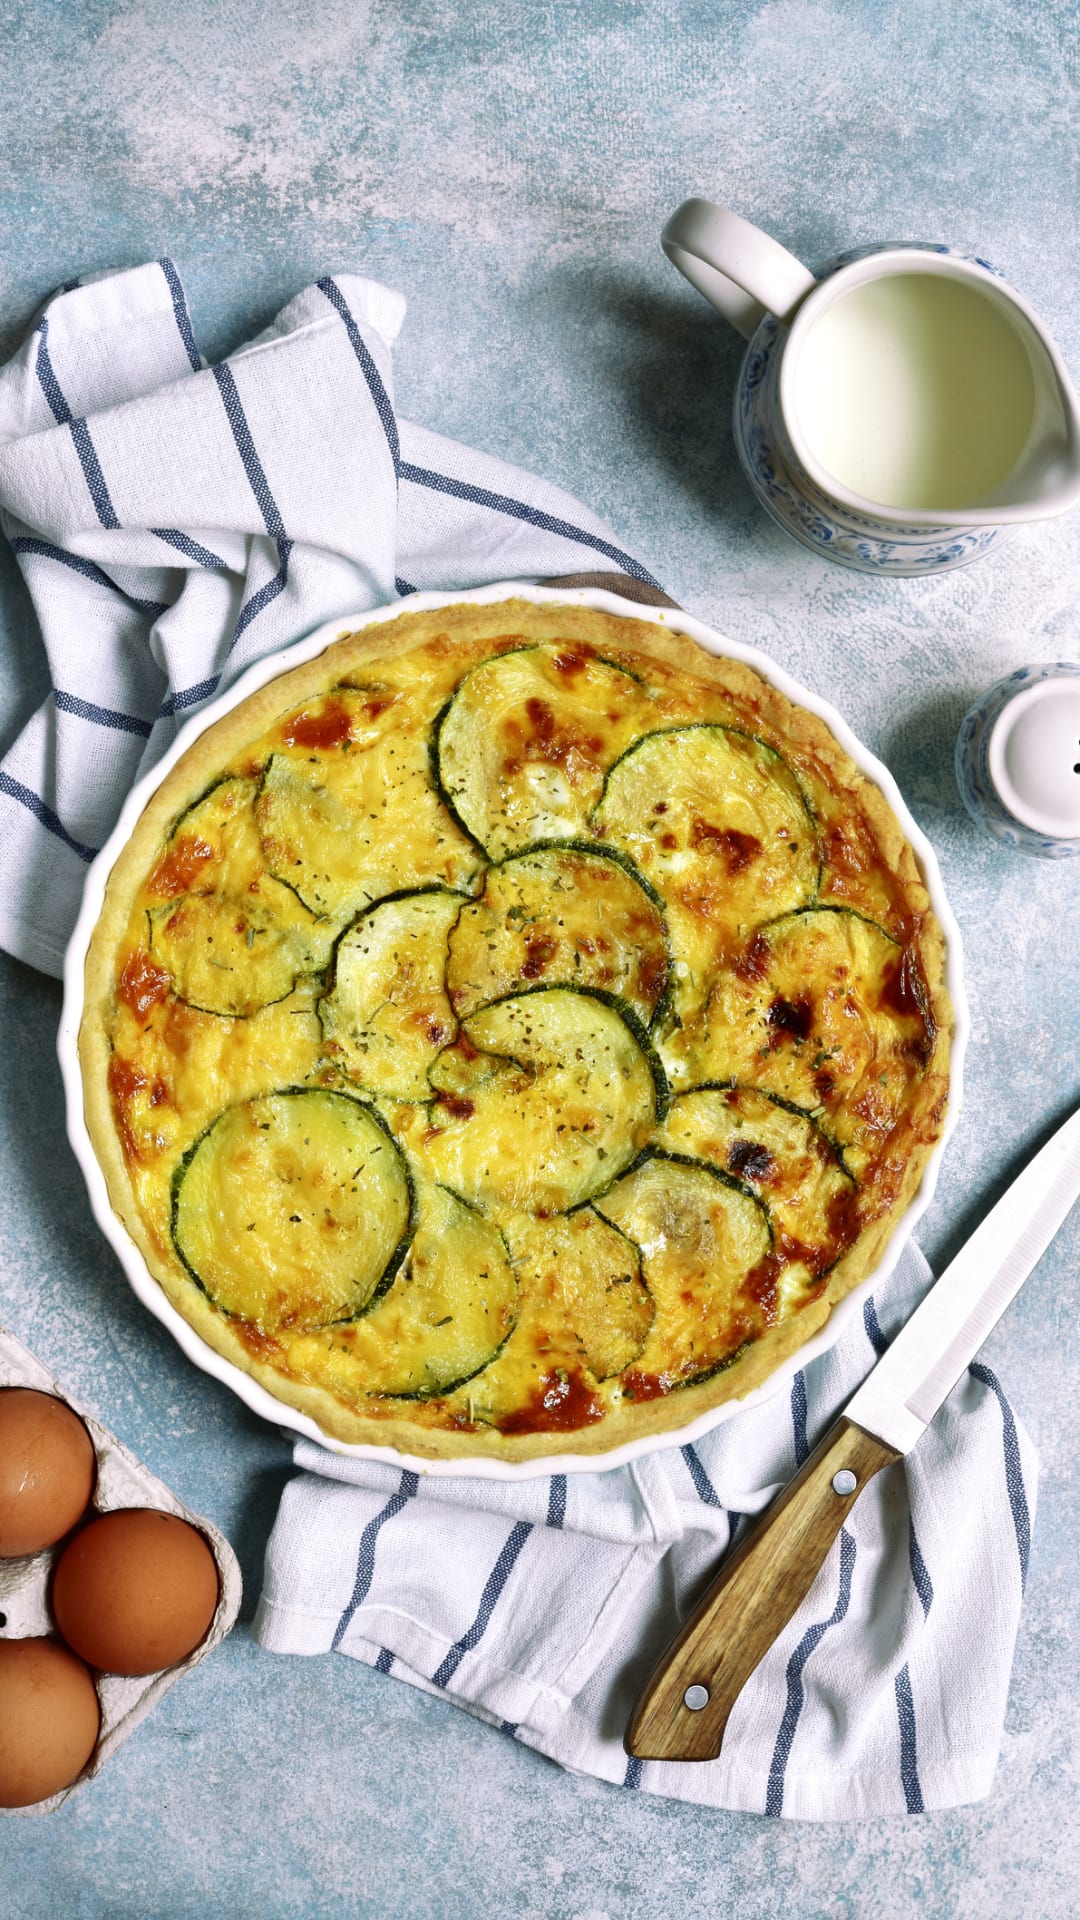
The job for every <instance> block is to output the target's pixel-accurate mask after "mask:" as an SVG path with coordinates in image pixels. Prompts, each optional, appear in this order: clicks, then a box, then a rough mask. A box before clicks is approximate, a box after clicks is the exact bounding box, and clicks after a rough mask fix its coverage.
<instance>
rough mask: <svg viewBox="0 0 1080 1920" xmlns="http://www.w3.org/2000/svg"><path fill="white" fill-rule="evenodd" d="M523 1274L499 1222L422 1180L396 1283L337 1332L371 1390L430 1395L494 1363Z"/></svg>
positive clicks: (514, 1310)
mask: <svg viewBox="0 0 1080 1920" xmlns="http://www.w3.org/2000/svg"><path fill="white" fill-rule="evenodd" d="M517 1312H518V1283H517V1279H516V1276H515V1274H514V1269H513V1267H512V1266H511V1264H510V1261H509V1258H508V1256H507V1251H506V1245H505V1242H504V1240H503V1237H502V1234H501V1233H500V1232H499V1230H498V1228H497V1227H495V1226H493V1225H492V1223H491V1221H490V1220H486V1219H485V1218H484V1216H483V1215H482V1214H479V1213H477V1212H476V1211H475V1210H474V1209H473V1208H472V1207H467V1206H465V1204H464V1203H463V1202H462V1201H461V1200H459V1199H457V1198H456V1196H455V1195H454V1194H452V1193H448V1192H447V1191H446V1189H445V1187H437V1186H428V1185H426V1184H425V1185H424V1186H423V1187H422V1189H421V1192H420V1195H419V1201H418V1209H417V1223H416V1231H415V1233H414V1235H413V1239H412V1244H411V1246H410V1248H409V1252H408V1256H407V1258H406V1260H405V1262H404V1264H403V1265H402V1267H401V1268H400V1270H399V1271H398V1273H397V1274H396V1275H395V1278H394V1281H393V1285H392V1286H391V1287H390V1288H389V1290H388V1291H387V1292H386V1293H384V1294H383V1295H382V1297H381V1298H380V1299H379V1300H378V1301H377V1302H376V1303H375V1305H374V1306H373V1307H372V1308H371V1310H370V1312H369V1313H367V1314H365V1315H364V1317H363V1319H362V1320H358V1321H357V1322H356V1323H355V1325H354V1326H350V1327H346V1328H343V1329H341V1332H340V1334H338V1335H337V1336H336V1337H337V1338H339V1339H340V1340H341V1341H342V1342H343V1344H344V1346H345V1349H346V1351H347V1352H348V1353H349V1354H350V1355H352V1357H353V1358H354V1360H355V1361H356V1363H357V1365H358V1367H359V1369H360V1373H361V1377H362V1379H363V1383H364V1387H365V1390H366V1391H367V1392H368V1393H374V1394H386V1395H392V1396H393V1397H394V1398H397V1399H409V1400H430V1399H433V1398H435V1397H436V1396H438V1395H442V1394H446V1393H452V1392H453V1391H454V1389H455V1387H461V1386H464V1384H465V1382H466V1381H467V1380H471V1379H473V1378H474V1376H475V1375H476V1374H478V1373H480V1372H482V1371H483V1369H484V1368H485V1367H486V1366H489V1365H490V1363H491V1362H492V1360H494V1359H495V1356H496V1355H497V1354H498V1353H499V1352H500V1351H501V1349H502V1348H503V1347H504V1346H505V1344H506V1342H507V1340H508V1338H509V1336H510V1334H511V1333H512V1332H513V1329H514V1324H515V1322H516V1320H517Z"/></svg>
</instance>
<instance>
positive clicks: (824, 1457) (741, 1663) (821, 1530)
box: [625, 1419, 900, 1760]
mask: <svg viewBox="0 0 1080 1920" xmlns="http://www.w3.org/2000/svg"><path fill="white" fill-rule="evenodd" d="M899 1458H900V1455H899V1454H898V1453H896V1452H894V1450H893V1449H892V1447H887V1446H886V1445H885V1442H884V1441H883V1440H878V1439H876V1438H875V1436H874V1435H873V1434H870V1433H866V1432H864V1430H863V1429H862V1427H857V1426H855V1425H854V1423H853V1422H852V1421H850V1420H845V1419H840V1420H838V1421H837V1422H836V1425H835V1426H833V1427H831V1428H830V1429H829V1431H828V1433H827V1434H826V1435H825V1438H824V1440H822V1441H821V1443H820V1445H819V1446H817V1447H816V1448H815V1449H814V1452H813V1453H812V1454H811V1455H810V1458H809V1459H808V1460H807V1461H806V1462H805V1464H804V1465H803V1466H802V1467H800V1469H799V1471H798V1473H797V1474H796V1475H795V1478H794V1480H792V1481H791V1482H790V1483H789V1484H788V1485H787V1486H786V1487H785V1488H784V1490H783V1492H782V1493H780V1494H778V1495H777V1497H776V1499H775V1500H774V1501H773V1503H772V1506H771V1507H769V1508H768V1509H767V1511H766V1512H765V1514H764V1515H763V1516H762V1518H761V1519H760V1520H759V1521H758V1523H757V1525H756V1527H755V1528H754V1529H753V1532H752V1533H750V1534H748V1535H747V1537H746V1539H745V1540H744V1541H743V1542H742V1544H741V1545H740V1546H739V1547H738V1548H737V1549H736V1551H735V1552H734V1553H733V1554H732V1555H731V1557H730V1559H728V1560H725V1562H724V1565H723V1566H722V1567H721V1569H720V1572H719V1573H718V1574H717V1576H716V1579H715V1580H714V1581H713V1582H712V1584H711V1585H710V1586H709V1587H708V1588H707V1589H706V1591H705V1593H704V1594H703V1595H702V1598H701V1599H700V1600H699V1601H698V1604H697V1606H696V1607H695V1608H694V1611H693V1613H692V1614H691V1615H690V1617H689V1619H688V1620H687V1621H686V1622H685V1624H684V1626H683V1627H682V1628H681V1630H680V1632H679V1633H678V1634H677V1635H676V1637H675V1639H674V1640H673V1641H672V1643H671V1645H670V1647H669V1648H668V1650H667V1652H666V1653H665V1654H664V1657H663V1659H662V1660H661V1661H660V1662H659V1663H658V1665H657V1666H656V1667H655V1668H654V1670H653V1672H652V1673H651V1675H650V1676H649V1679H648V1681H647V1682H646V1685H645V1686H644V1688H643V1689H642V1692H641V1694H640V1696H639V1698H638V1701H637V1704H636V1706H635V1708H634V1711H633V1713H632V1714H631V1716H630V1724H629V1726H628V1727H627V1729H626V1740H625V1745H626V1751H627V1753H629V1754H633V1755H635V1756H636V1757H637V1758H638V1759H640V1760H715V1759H716V1756H717V1754H718V1753H719V1752H720V1745H721V1742H722V1740H723V1738H724V1730H725V1728H726V1727H727V1723H728V1716H729V1714H730V1713H731V1709H732V1707H733V1706H734V1705H735V1701H736V1699H737V1698H738V1696H739V1694H740V1693H741V1691H742V1689H743V1687H744V1686H745V1685H746V1682H747V1680H748V1679H749V1678H750V1675H751V1674H752V1673H753V1671H754V1668H755V1667H756V1666H757V1665H758V1664H759V1662H760V1661H761V1660H762V1659H763V1658H764V1656H765V1654H766V1653H767V1652H768V1650H769V1648H770V1647H771V1646H772V1643H773V1641H774V1640H775V1639H776V1637H777V1635H778V1634H780V1633H781V1632H782V1631H783V1629H784V1628H785V1627H786V1626H787V1623H788V1621H789V1620H790V1619H791V1616H792V1614H793V1613H794V1612H795V1609H796V1607H797V1606H798V1605H799V1603H800V1601H802V1600H805V1598H806V1595H807V1594H808V1593H809V1591H810V1588H811V1586H812V1585H813V1583H814V1580H815V1577H816V1576H817V1573H818V1571H819V1569H820V1567H821V1565H822V1562H823V1561H824V1559H825V1556H826V1554H827V1553H828V1551H829V1548H830V1547H831V1546H832V1543H833V1541H834V1540H835V1539H836V1536H837V1534H838V1533H839V1531H840V1528H841V1527H842V1526H843V1523H844V1521H845V1519H846V1518H847V1515H848V1513H849V1511H850V1509H851V1506H852V1504H853V1502H854V1501H856V1500H857V1499H858V1497H859V1495H860V1493H861V1492H862V1490H863V1487H864V1486H865V1485H866V1483H867V1481H868V1480H871V1479H872V1478H873V1476H874V1474H875V1473H878V1472H880V1470H881V1468H882V1467H886V1466H889V1465H890V1464H891V1462H892V1461H894V1460H898V1459H899ZM837 1474H845V1475H848V1476H850V1475H852V1474H853V1475H854V1482H853V1483H852V1482H850V1480H849V1479H845V1480H841V1483H840V1486H841V1489H843V1488H845V1487H847V1486H849V1485H850V1491H849V1492H845V1491H837V1490H836V1488H835V1486H834V1480H835V1478H836V1475H837ZM691 1687H693V1688H697V1689H698V1690H699V1691H698V1693H697V1694H696V1695H693V1694H692V1695H691V1699H692V1700H694V1699H697V1700H699V1701H700V1699H701V1692H700V1690H701V1689H702V1688H703V1689H704V1690H705V1694H706V1696H707V1697H706V1700H705V1702H704V1703H703V1704H701V1705H700V1706H698V1707H697V1709H696V1710H695V1709H694V1708H693V1707H691V1706H687V1704H686V1693H687V1689H688V1688H691Z"/></svg>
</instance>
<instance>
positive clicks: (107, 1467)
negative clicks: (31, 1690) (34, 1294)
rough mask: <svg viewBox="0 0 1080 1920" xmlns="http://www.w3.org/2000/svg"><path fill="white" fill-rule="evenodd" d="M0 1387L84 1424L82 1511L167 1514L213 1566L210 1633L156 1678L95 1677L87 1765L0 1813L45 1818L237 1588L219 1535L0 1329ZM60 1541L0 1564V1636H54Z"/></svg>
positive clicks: (174, 1672) (113, 1745) (98, 1762)
mask: <svg viewBox="0 0 1080 1920" xmlns="http://www.w3.org/2000/svg"><path fill="white" fill-rule="evenodd" d="M0 1387H35V1388H37V1389H38V1391H39V1392H41V1393H52V1394H55V1395H56V1397H57V1399H59V1400H63V1401H64V1402H65V1403H66V1405H68V1406H69V1407H71V1409H72V1411H73V1412H75V1413H77V1414H78V1416H79V1418H80V1420H82V1421H83V1422H84V1423H85V1425H86V1427H87V1430H88V1432H89V1434H90V1438H91V1440H92V1441H93V1443H94V1452H95V1454H96V1456H97V1484H96V1486H95V1488H94V1494H93V1499H92V1502H91V1507H90V1511H91V1512H92V1513H95V1514H97V1513H109V1512H110V1511H112V1509H113V1508H116V1507H153V1508H155V1509H156V1510H157V1511H158V1512H161V1513H175V1514H177V1515H178V1516H179V1518H180V1519H181V1520H187V1521H190V1523H191V1525H192V1526H194V1527H197V1528H198V1530H199V1532H200V1533H201V1534H202V1535H203V1536H204V1538H205V1539H206V1541H207V1543H208V1544H209V1546H210V1548H211V1550H212V1552H213V1555H214V1559H215V1561H216V1562H217V1570H218V1577H219V1580H220V1583H221V1591H220V1595H219V1597H218V1604H217V1611H216V1612H215V1614H214V1619H213V1623H212V1625H211V1628H210V1631H209V1633H208V1634H207V1636H206V1638H205V1640H204V1641H203V1642H202V1643H201V1645H200V1646H198V1647H197V1648H196V1650H195V1652H194V1653H192V1654H189V1655H188V1657H187V1659H186V1660H181V1661H179V1662H178V1664H177V1665H176V1666H174V1667H167V1668H166V1669H165V1670H164V1672H162V1673H149V1674H142V1675H139V1676H138V1677H134V1678H127V1677H124V1676H122V1675H120V1674H112V1673H105V1674H98V1675H96V1676H95V1678H96V1684H97V1691H98V1698H99V1700H100V1702H101V1733H100V1735H99V1737H98V1744H97V1746H96V1747H95V1749H94V1755H93V1758H92V1760H91V1762H90V1764H89V1766H88V1767H87V1768H86V1770H85V1772H83V1773H81V1774H80V1775H79V1777H78V1779H77V1780H75V1781H73V1782H72V1784H71V1786H70V1787H65V1788H64V1789H63V1791H62V1792H60V1793H54V1794H53V1795H52V1797H51V1798H50V1799H48V1800H39V1801H37V1802H36V1803H35V1804H34V1805H33V1806H30V1807H0V1819H2V1818H3V1817H4V1815H5V1814H9V1813H11V1814H34V1813H51V1812H52V1810H53V1808H54V1807H59V1806H62V1805H63V1802H64V1801H65V1800H67V1799H69V1798H70V1796H71V1795H72V1794H73V1793H78V1792H79V1791H80V1790H81V1789H82V1788H83V1787H85V1786H86V1785H87V1784H88V1783H89V1781H91V1780H93V1779H94V1777H95V1775H96V1774H98V1773H100V1771H101V1769H102V1767H103V1766H105V1764H106V1762H107V1761H108V1760H109V1758H110V1757H111V1755H112V1754H113V1753H115V1751H116V1749H117V1747H118V1746H120V1744H121V1742H122V1741H124V1740H126V1739H127V1738H128V1735H129V1734H132V1733H134V1731H135V1728H136V1727H137V1726H138V1724H139V1722H140V1720H142V1719H144V1718H145V1716H146V1715H147V1714H148V1713H149V1712H150V1710H151V1708H152V1707H155V1706H156V1705H157V1703H158V1701H159V1700H160V1699H161V1696H162V1694H163V1693H167V1692H168V1690H169V1688H170V1687H173V1686H175V1685H176V1682H177V1681H178V1680H182V1679H183V1677H184V1675H185V1673H188V1672H190V1670H191V1668H192V1667H194V1666H197V1665H198V1663H199V1661H200V1660H204V1659H205V1658H206V1655H207V1654H208V1653H211V1652H212V1651H213V1649H214V1648H215V1647H216V1646H217V1645H218V1642H219V1641H221V1640H223V1639H224V1638H225V1635H226V1634H227V1633H228V1631H229V1629H230V1627H231V1626H232V1624H233V1622H234V1620H235V1619H236V1616H237V1613H238V1612H239V1609H240V1592H241V1583H240V1568H239V1565H238V1564H237V1559H236V1555H235V1553H234V1552H233V1550H232V1548H231V1547H230V1545H229V1543H228V1541H227V1540H226V1538H225V1536H224V1534H221V1533H219V1532H218V1530H217V1528H216V1527H213V1526H211V1524H210V1522H209V1521H208V1520H204V1519H203V1518H202V1516H201V1515H200V1514H196V1513H192V1512H191V1511H190V1509H189V1508H187V1507H185V1506H183V1505H182V1504H181V1502H180V1501H179V1500H178V1499H177V1498H176V1495H175V1494H174V1493H171V1492H170V1491H169V1488H168V1487H166V1486H164V1485H163V1484H162V1482H161V1481H160V1480H158V1479H155V1477H154V1475H153V1474H152V1473H148V1472H147V1470H146V1468H145V1467H144V1466H142V1465H141V1463H140V1462H139V1461H138V1460H136V1458H135V1456H134V1454H132V1453H129V1452H128V1449H127V1448H126V1447H125V1446H122V1445H121V1443H120V1441H119V1440H117V1439H116V1437H115V1435H114V1434H111V1433H110V1432H109V1430H108V1428H107V1427H103V1426H102V1425H101V1422H100V1420H95V1419H94V1417H93V1415H92V1414H89V1413H87V1411H86V1409H85V1407H83V1406H80V1404H79V1402H78V1400H76V1399H75V1398H74V1397H73V1396H72V1395H71V1394H70V1393H68V1391H67V1389H66V1388H65V1387H62V1386H60V1385H59V1383H58V1382H57V1381H56V1380H54V1379H53V1377H52V1375H51V1374H50V1373H49V1371H48V1369H47V1368H46V1367H43V1366H42V1365H41V1362H40V1361H39V1360H36V1359H35V1358H34V1355H33V1354H32V1353H30V1352H29V1351H28V1349H27V1348H26V1347H24V1346H23V1345H22V1344H21V1342H20V1341H18V1340H16V1338H15V1336H14V1334H11V1333H8V1332H7V1330H6V1328H4V1327H0ZM66 1543H67V1542H66V1539H65V1540H62V1541H60V1543H59V1544H58V1545H57V1546H55V1547H49V1548H46V1550H45V1552H43V1553H34V1554H29V1555H27V1556H26V1557H25V1558H23V1559H18V1560H0V1638H3V1639H6V1640H21V1639H25V1638H28V1637H30V1636H33V1635H41V1634H53V1635H55V1633H56V1626H55V1623H54V1621H53V1618H52V1615H51V1613H50V1611H49V1605H48V1593H49V1583H50V1580H51V1577H52V1570H53V1567H54V1565H55V1563H56V1561H57V1559H58V1558H59V1556H60V1554H61V1552H62V1551H63V1548H64V1546H65V1545H66Z"/></svg>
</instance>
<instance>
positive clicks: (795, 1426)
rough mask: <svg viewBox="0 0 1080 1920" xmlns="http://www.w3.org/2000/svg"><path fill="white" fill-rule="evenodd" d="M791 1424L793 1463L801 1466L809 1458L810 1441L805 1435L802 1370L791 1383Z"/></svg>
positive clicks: (804, 1400) (804, 1387) (804, 1389)
mask: <svg viewBox="0 0 1080 1920" xmlns="http://www.w3.org/2000/svg"><path fill="white" fill-rule="evenodd" d="M791 1426H792V1440H793V1442H794V1446H795V1464H796V1466H799V1467H801V1466H802V1465H803V1463H804V1462H805V1461H807V1460H809V1458H810V1442H809V1441H808V1439H807V1437H806V1375H805V1374H804V1373H803V1372H802V1371H800V1372H798V1373H797V1374H796V1375H795V1378H794V1380H793V1381H792V1383H791Z"/></svg>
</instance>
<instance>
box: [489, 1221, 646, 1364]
mask: <svg viewBox="0 0 1080 1920" xmlns="http://www.w3.org/2000/svg"><path fill="white" fill-rule="evenodd" d="M507 1237H508V1240H509V1243H510V1249H511V1252H512V1253H513V1256H514V1260H515V1262H516V1263H517V1266H518V1269H519V1271H520V1272H522V1273H523V1274H524V1275H525V1276H527V1278H526V1284H527V1287H528V1291H529V1294H530V1297H532V1296H534V1295H536V1294H537V1293H539V1294H540V1296H541V1297H542V1298H543V1299H544V1300H545V1301H551V1302H553V1303H554V1306H555V1308H556V1311H561V1313H562V1314H564V1315H565V1317H566V1319H567V1321H568V1322H569V1325H570V1328H571V1331H572V1333H573V1336H574V1339H575V1341H576V1343H577V1347H578V1351H579V1353H580V1356H581V1358H582V1359H583V1360H584V1362H585V1364H586V1366H587V1367H588V1369H589V1371H590V1373H591V1374H592V1375H593V1378H594V1379H596V1380H610V1379H612V1378H613V1377H614V1375H615V1374H618V1373H622V1371H623V1369H624V1368H625V1367H628V1366H629V1365H630V1364H631V1362H632V1361H634V1360H636V1359H638V1357H639V1355H640V1353H641V1350H642V1348H643V1347H644V1345H645V1342H646V1340H647V1338H648V1335H649V1329H650V1327H651V1326H652V1323H653V1316H654V1313H655V1307H654V1305H653V1299H652V1295H651V1294H650V1292H649V1289H648V1287H647V1286H646V1285H645V1282H644V1280H643V1279H642V1275H641V1254H640V1251H639V1249H638V1248H637V1247H636V1246H635V1245H634V1243H633V1241H632V1240H628V1239H627V1238H626V1235H625V1234H623V1233H620V1232H619V1230H618V1228H617V1227H613V1226H612V1225H611V1223H610V1222H609V1221H607V1220H602V1219H601V1218H600V1215H599V1214H598V1213H596V1212H595V1211H594V1209H593V1208H592V1207H579V1208H578V1209H577V1210H576V1211H575V1212H574V1213H568V1214H561V1215H559V1216H557V1217H556V1218H554V1219H551V1220H525V1219H519V1220H517V1221H515V1222H514V1223H513V1225H512V1227H510V1228H508V1230H507Z"/></svg>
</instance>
